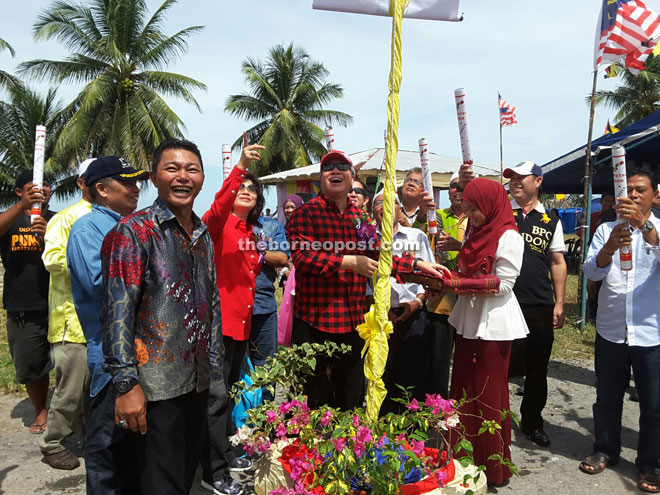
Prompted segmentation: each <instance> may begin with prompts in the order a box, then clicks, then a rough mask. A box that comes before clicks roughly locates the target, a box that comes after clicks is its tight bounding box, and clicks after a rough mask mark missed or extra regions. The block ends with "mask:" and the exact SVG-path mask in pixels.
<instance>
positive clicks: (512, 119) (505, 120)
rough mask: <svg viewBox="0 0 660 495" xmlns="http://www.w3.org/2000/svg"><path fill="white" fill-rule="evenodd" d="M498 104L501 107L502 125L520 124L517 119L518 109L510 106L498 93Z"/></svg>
mask: <svg viewBox="0 0 660 495" xmlns="http://www.w3.org/2000/svg"><path fill="white" fill-rule="evenodd" d="M497 103H498V105H499V106H500V125H501V126H502V125H514V124H517V123H518V120H517V119H516V107H513V106H511V105H509V104H508V103H507V102H506V101H504V100H503V99H502V95H500V94H499V93H497Z"/></svg>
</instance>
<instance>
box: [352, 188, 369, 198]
mask: <svg viewBox="0 0 660 495" xmlns="http://www.w3.org/2000/svg"><path fill="white" fill-rule="evenodd" d="M348 193H349V194H350V193H355V194H362V196H366V195H367V191H365V190H364V189H362V188H361V187H351V190H350V191H348Z"/></svg>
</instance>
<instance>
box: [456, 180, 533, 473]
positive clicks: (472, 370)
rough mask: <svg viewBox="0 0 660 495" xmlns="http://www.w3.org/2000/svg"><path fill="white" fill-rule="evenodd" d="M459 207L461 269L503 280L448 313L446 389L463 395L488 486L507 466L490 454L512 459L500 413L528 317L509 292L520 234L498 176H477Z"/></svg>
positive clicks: (467, 426) (467, 425) (465, 422)
mask: <svg viewBox="0 0 660 495" xmlns="http://www.w3.org/2000/svg"><path fill="white" fill-rule="evenodd" d="M463 208H464V210H465V213H466V215H467V216H468V218H469V220H470V223H469V225H468V229H467V233H466V234H465V238H464V242H463V247H462V248H461V251H460V254H459V257H458V268H459V271H460V272H461V273H462V275H463V276H466V277H469V276H472V275H476V274H493V275H495V276H497V277H498V278H499V280H500V288H499V292H498V293H497V294H475V295H471V294H466V295H460V296H459V297H458V301H457V302H456V305H455V306H454V309H453V310H452V313H451V316H450V317H449V323H450V324H452V325H453V326H454V327H455V328H456V334H457V337H456V351H455V354H454V370H453V373H452V380H451V391H450V396H451V398H453V399H461V398H462V397H463V394H464V393H465V396H466V398H467V402H466V403H465V404H464V406H463V407H462V408H461V412H462V416H461V424H462V426H463V429H464V432H465V434H466V436H467V439H468V440H470V441H471V442H472V445H473V447H474V453H473V456H474V461H475V463H476V465H477V466H479V465H485V466H486V477H487V479H488V484H489V485H491V486H503V485H504V484H506V483H507V480H508V479H509V478H510V477H511V471H510V470H509V468H507V467H506V466H504V465H502V464H500V463H499V462H498V461H495V460H488V457H489V456H491V455H492V454H500V455H501V456H502V457H503V458H505V459H511V420H510V419H509V417H508V416H507V418H506V419H505V420H504V421H502V418H501V416H500V413H501V411H502V410H505V409H506V410H509V387H508V383H507V379H508V376H507V375H508V370H509V358H510V355H511V343H512V341H513V340H514V339H522V338H524V337H525V336H526V335H527V333H528V329H527V325H526V324H525V319H524V318H523V314H522V311H521V310H520V306H519V305H518V301H517V300H516V296H515V295H514V294H513V291H512V289H513V285H514V284H515V282H516V278H518V275H519V274H520V267H521V265H522V258H523V240H522V237H521V236H520V234H519V233H518V229H517V227H516V222H515V219H514V218H513V210H512V209H511V203H510V202H509V198H508V196H507V193H506V191H505V190H504V188H503V187H502V185H501V184H499V183H497V182H494V181H492V180H489V179H483V178H481V179H475V180H473V181H471V182H469V183H468V185H467V186H466V187H465V191H463ZM484 419H485V420H494V421H496V422H497V423H499V424H500V425H501V426H502V429H501V430H497V432H496V434H495V435H491V434H490V433H488V432H487V431H486V432H485V433H483V434H482V435H479V436H477V433H478V431H479V428H480V427H481V425H482V423H483V420H484Z"/></svg>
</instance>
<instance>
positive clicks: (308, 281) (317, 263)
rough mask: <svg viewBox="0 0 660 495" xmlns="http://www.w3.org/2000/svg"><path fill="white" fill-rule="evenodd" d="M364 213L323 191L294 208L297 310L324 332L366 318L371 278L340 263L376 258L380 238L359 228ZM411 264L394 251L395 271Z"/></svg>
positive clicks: (291, 222)
mask: <svg viewBox="0 0 660 495" xmlns="http://www.w3.org/2000/svg"><path fill="white" fill-rule="evenodd" d="M361 212H362V210H360V209H358V208H357V207H356V206H355V205H353V204H352V203H351V202H350V201H349V202H348V204H347V206H346V209H345V210H344V212H343V213H342V212H340V211H339V208H337V205H336V204H335V202H334V201H332V200H331V199H330V198H328V197H327V196H326V195H325V194H323V193H321V194H319V195H318V196H317V197H316V198H314V199H312V200H311V201H308V202H307V203H305V204H304V205H302V206H301V207H300V208H296V209H295V210H294V212H293V214H292V215H291V219H290V220H289V223H288V224H287V232H288V234H289V244H290V247H291V258H292V260H293V264H294V266H295V268H296V297H295V302H294V314H295V315H296V316H298V317H299V318H301V319H302V320H303V321H305V322H307V323H309V324H310V325H311V326H312V327H314V328H316V329H317V330H320V331H322V332H328V333H348V332H352V331H353V330H355V329H356V328H357V326H358V325H359V324H361V323H362V322H363V321H364V313H365V310H366V294H365V292H366V291H365V287H366V283H367V278H366V277H363V276H362V275H359V274H357V273H356V272H354V271H353V270H347V269H340V268H339V267H340V265H341V263H342V260H343V259H344V256H345V255H368V256H371V257H373V258H377V257H378V247H379V244H378V239H377V238H374V241H375V242H372V243H371V245H370V243H369V242H367V241H366V240H365V239H363V238H361V237H360V234H359V232H358V229H357V223H358V221H361V218H362V216H363V215H364V212H362V213H361ZM412 263H413V258H410V257H405V258H399V257H398V256H393V257H392V268H393V272H394V273H396V272H410V271H412Z"/></svg>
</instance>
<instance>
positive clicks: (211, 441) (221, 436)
mask: <svg viewBox="0 0 660 495" xmlns="http://www.w3.org/2000/svg"><path fill="white" fill-rule="evenodd" d="M222 341H223V343H224V346H225V356H224V360H223V363H222V378H223V380H222V381H221V382H220V383H217V382H216V381H214V380H211V384H210V386H209V405H208V419H207V421H206V423H207V425H206V434H205V438H204V447H203V450H202V452H203V453H202V462H201V464H202V478H203V479H204V481H206V482H207V483H209V484H213V482H214V481H222V479H223V478H225V476H226V475H228V474H229V472H228V468H229V463H230V462H231V461H233V460H234V459H235V458H236V452H235V451H234V449H232V446H231V444H230V443H229V437H230V436H231V435H233V434H234V433H235V432H236V428H235V427H234V423H233V422H232V419H231V411H232V408H233V404H234V402H233V401H232V400H231V399H229V396H228V389H229V387H230V384H234V383H236V382H237V381H238V380H239V377H240V371H241V363H242V362H243V360H244V358H245V350H246V349H247V343H248V341H247V340H234V339H232V338H231V337H223V338H222Z"/></svg>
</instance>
